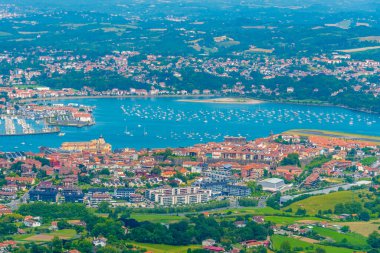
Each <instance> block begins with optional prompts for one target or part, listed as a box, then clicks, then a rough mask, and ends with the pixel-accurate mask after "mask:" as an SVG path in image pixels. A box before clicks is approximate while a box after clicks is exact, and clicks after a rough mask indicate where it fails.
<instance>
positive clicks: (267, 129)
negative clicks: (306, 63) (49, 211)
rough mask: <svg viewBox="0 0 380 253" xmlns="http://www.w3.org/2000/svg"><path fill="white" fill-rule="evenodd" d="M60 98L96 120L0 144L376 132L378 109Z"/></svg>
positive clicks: (176, 142) (154, 142)
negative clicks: (296, 131) (88, 110)
mask: <svg viewBox="0 0 380 253" xmlns="http://www.w3.org/2000/svg"><path fill="white" fill-rule="evenodd" d="M60 103H63V104H65V105H67V104H69V103H77V104H83V105H85V106H93V105H96V108H95V109H94V111H93V116H94V119H95V120H96V124H95V125H92V126H84V127H82V128H76V127H74V128H73V127H67V126H61V127H60V130H61V133H60V134H52V135H46V136H43V137H37V136H34V135H25V136H2V137H1V138H0V148H1V149H3V150H10V151H11V150H15V148H14V147H19V146H20V143H21V142H24V143H25V145H24V148H25V150H27V151H29V150H30V151H36V150H38V147H39V146H48V147H59V146H60V144H61V143H62V142H65V141H86V140H89V139H96V138H98V137H99V136H101V135H103V136H104V137H105V138H106V139H107V140H108V141H109V142H110V144H112V146H113V148H114V149H117V148H122V147H131V148H157V147H179V146H187V145H194V144H196V143H204V142H212V141H215V142H216V141H222V140H223V137H224V136H226V135H229V136H244V137H246V138H247V139H254V138H258V137H266V136H268V135H269V134H270V133H281V132H284V131H287V130H290V129H301V128H302V129H321V130H328V131H340V132H346V133H354V134H366V135H374V136H380V116H379V115H377V114H368V113H363V112H356V111H350V110H347V109H343V108H337V107H328V106H324V107H318V106H307V105H291V104H277V103H262V104H219V103H187V102H181V101H178V100H177V99H176V98H129V99H77V100H64V101H63V100H62V101H60ZM4 124H7V125H8V126H9V127H8V129H9V130H8V131H9V132H12V131H14V130H12V129H16V131H21V132H22V131H26V132H28V131H33V130H31V129H32V128H33V129H35V130H36V129H38V130H39V131H40V132H41V131H42V129H43V124H42V122H40V125H38V127H37V126H36V125H34V124H33V123H32V122H30V121H28V120H26V122H23V121H20V124H19V123H18V121H17V120H16V119H13V120H9V119H8V120H7V123H5V120H4V119H3V120H2V121H1V124H0V128H1V129H3V125H4ZM12 124H13V125H14V126H12ZM28 125H30V126H31V127H30V126H28ZM22 129H24V130H22ZM16 150H17V149H16Z"/></svg>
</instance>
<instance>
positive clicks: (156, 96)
mask: <svg viewBox="0 0 380 253" xmlns="http://www.w3.org/2000/svg"><path fill="white" fill-rule="evenodd" d="M216 96H217V95H212V94H210V95H202V94H199V95H146V96H140V95H117V96H113V95H104V96H95V95H94V96H64V97H46V98H26V99H20V100H15V101H17V102H22V103H27V102H33V101H55V100H71V99H106V98H121V99H124V98H176V97H178V98H187V97H189V98H197V97H204V98H210V97H216Z"/></svg>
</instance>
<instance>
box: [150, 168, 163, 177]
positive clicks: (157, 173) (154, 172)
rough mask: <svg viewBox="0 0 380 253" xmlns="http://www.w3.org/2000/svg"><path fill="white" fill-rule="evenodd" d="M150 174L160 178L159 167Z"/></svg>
mask: <svg viewBox="0 0 380 253" xmlns="http://www.w3.org/2000/svg"><path fill="white" fill-rule="evenodd" d="M150 173H151V174H152V175H157V176H160V175H161V169H160V168H159V167H154V168H153V169H152V171H151V172H150Z"/></svg>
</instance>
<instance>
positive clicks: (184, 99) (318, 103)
mask: <svg viewBox="0 0 380 253" xmlns="http://www.w3.org/2000/svg"><path fill="white" fill-rule="evenodd" d="M106 98H108V99H109V98H116V99H128V98H179V99H178V100H177V101H179V102H193V103H195V102H197V103H214V104H261V103H278V104H294V105H309V106H324V107H326V106H331V107H338V108H343V109H347V110H351V111H356V112H363V113H369V114H377V115H378V114H380V112H377V111H370V110H366V109H360V108H352V107H348V106H345V105H336V104H331V103H328V102H323V101H315V102H310V101H305V102H303V101H293V100H291V101H286V100H285V101H284V100H275V99H265V98H259V99H257V98H253V97H228V98H226V97H223V96H220V95H217V94H208V95H204V94H198V95H193V94H188V95H146V96H141V95H120V96H113V95H104V96H63V97H45V98H26V99H19V100H14V101H16V102H19V103H28V102H35V101H57V100H74V99H106ZM187 98H210V99H187ZM213 98H214V99H213ZM215 99H221V100H224V99H236V100H239V99H242V100H252V101H255V102H252V103H247V102H238V101H236V102H230V101H223V102H215V101H213V100H215ZM207 100H209V101H207Z"/></svg>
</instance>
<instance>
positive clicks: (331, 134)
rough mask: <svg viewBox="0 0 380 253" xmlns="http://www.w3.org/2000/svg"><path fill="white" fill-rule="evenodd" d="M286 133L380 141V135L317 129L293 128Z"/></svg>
mask: <svg viewBox="0 0 380 253" xmlns="http://www.w3.org/2000/svg"><path fill="white" fill-rule="evenodd" d="M284 133H286V134H296V135H300V136H325V137H333V138H342V139H355V140H361V141H366V142H374V143H380V136H370V135H360V134H353V133H344V132H334V131H325V130H315V129H292V130H288V131H286V132H284Z"/></svg>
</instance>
